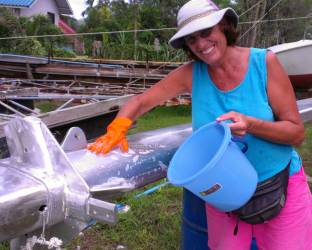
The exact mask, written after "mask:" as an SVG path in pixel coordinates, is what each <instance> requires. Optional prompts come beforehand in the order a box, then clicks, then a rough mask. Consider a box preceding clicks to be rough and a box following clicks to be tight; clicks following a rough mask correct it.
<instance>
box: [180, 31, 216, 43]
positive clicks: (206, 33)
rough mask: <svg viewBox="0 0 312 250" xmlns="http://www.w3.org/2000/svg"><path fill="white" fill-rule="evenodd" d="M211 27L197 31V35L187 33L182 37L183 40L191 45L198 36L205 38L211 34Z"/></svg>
mask: <svg viewBox="0 0 312 250" xmlns="http://www.w3.org/2000/svg"><path fill="white" fill-rule="evenodd" d="M212 29H213V27H211V28H208V29H205V30H201V31H199V32H198V34H197V35H194V34H191V35H188V36H186V37H184V41H185V43H186V44H188V45H193V44H195V42H196V40H197V38H198V37H201V38H207V37H208V36H209V35H210V34H211V31H212Z"/></svg>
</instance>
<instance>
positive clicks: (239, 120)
mask: <svg viewBox="0 0 312 250" xmlns="http://www.w3.org/2000/svg"><path fill="white" fill-rule="evenodd" d="M216 120H217V121H218V122H221V121H225V120H230V121H232V122H233V123H229V124H227V125H228V126H229V127H230V129H231V132H232V134H233V135H236V136H244V135H245V134H246V133H247V131H248V129H249V128H250V126H251V121H250V119H249V117H248V116H246V115H243V114H241V113H238V112H234V111H231V112H228V113H225V114H223V115H221V116H219V117H218V118H217V119H216Z"/></svg>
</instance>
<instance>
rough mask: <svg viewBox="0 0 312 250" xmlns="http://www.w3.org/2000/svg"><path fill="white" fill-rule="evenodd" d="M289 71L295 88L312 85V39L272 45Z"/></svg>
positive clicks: (271, 48)
mask: <svg viewBox="0 0 312 250" xmlns="http://www.w3.org/2000/svg"><path fill="white" fill-rule="evenodd" d="M269 50H271V51H273V52H274V53H275V54H276V55H277V57H278V59H279V60H280V62H281V64H282V65H283V67H284V68H285V70H286V71H287V73H288V76H289V78H290V80H291V82H292V84H293V86H294V87H295V88H311V87H312V40H300V41H298V42H293V43H284V44H279V45H276V46H273V47H270V48H269Z"/></svg>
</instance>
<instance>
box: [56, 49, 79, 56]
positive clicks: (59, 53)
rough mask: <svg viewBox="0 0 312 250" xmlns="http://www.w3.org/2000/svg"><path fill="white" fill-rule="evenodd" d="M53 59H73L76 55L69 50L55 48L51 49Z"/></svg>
mask: <svg viewBox="0 0 312 250" xmlns="http://www.w3.org/2000/svg"><path fill="white" fill-rule="evenodd" d="M53 57H64V58H74V57H76V54H75V52H74V51H72V50H71V49H66V48H65V49H64V48H55V49H53Z"/></svg>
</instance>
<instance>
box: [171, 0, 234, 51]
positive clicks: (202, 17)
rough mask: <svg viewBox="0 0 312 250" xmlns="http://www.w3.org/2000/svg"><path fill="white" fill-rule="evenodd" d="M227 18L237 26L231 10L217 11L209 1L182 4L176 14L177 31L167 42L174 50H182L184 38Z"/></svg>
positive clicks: (193, 1)
mask: <svg viewBox="0 0 312 250" xmlns="http://www.w3.org/2000/svg"><path fill="white" fill-rule="evenodd" d="M225 15H226V16H229V17H230V20H231V21H232V22H233V24H234V26H235V27H236V26H237V23H238V15H237V14H236V12H235V11H234V10H233V9H232V8H225V9H221V10H220V9H219V8H218V6H217V5H215V4H214V3H213V2H212V1H210V0H191V1H189V2H187V3H186V4H184V5H183V6H182V7H181V9H180V10H179V12H178V16H177V23H178V31H177V33H175V35H174V36H173V37H171V39H170V40H169V44H170V45H171V46H172V47H174V48H177V49H178V48H182V47H183V45H184V38H183V37H185V36H187V35H189V34H192V33H194V32H197V31H200V30H204V29H207V28H210V27H213V26H215V25H216V24H218V23H219V22H220V21H221V20H222V18H223V16H225Z"/></svg>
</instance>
